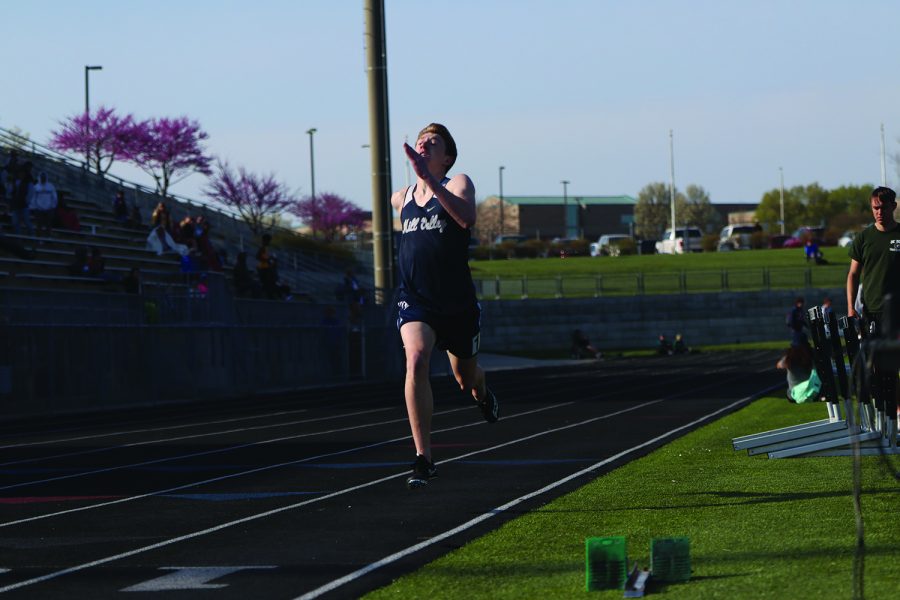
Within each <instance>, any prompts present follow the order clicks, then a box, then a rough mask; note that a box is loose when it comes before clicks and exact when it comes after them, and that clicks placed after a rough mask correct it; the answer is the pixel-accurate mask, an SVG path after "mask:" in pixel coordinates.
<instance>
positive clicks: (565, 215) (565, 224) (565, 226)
mask: <svg viewBox="0 0 900 600" xmlns="http://www.w3.org/2000/svg"><path fill="white" fill-rule="evenodd" d="M560 183H561V184H562V185H563V234H562V237H564V238H567V237H569V183H570V182H569V180H568V179H563V180H562V181H560Z"/></svg>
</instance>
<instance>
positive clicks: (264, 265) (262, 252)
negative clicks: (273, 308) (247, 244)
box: [256, 233, 277, 298]
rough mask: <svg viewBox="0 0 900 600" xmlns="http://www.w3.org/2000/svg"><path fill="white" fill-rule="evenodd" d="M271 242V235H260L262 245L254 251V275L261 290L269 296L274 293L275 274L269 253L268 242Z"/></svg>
mask: <svg viewBox="0 0 900 600" xmlns="http://www.w3.org/2000/svg"><path fill="white" fill-rule="evenodd" d="M271 243H272V236H271V235H269V234H268V233H264V234H263V236H262V245H260V247H259V250H257V251H256V276H257V277H258V278H259V284H260V285H261V286H262V289H263V291H264V292H265V293H266V295H267V296H269V297H270V298H271V297H272V295H273V294H274V290H275V281H276V280H277V274H276V273H275V270H274V269H273V268H272V266H273V265H272V255H271V254H270V253H269V244H271Z"/></svg>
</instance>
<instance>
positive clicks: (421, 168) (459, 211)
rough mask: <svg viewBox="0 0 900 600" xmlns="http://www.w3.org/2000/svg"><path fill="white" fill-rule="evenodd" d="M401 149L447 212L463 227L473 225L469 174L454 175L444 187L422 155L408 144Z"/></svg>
mask: <svg viewBox="0 0 900 600" xmlns="http://www.w3.org/2000/svg"><path fill="white" fill-rule="evenodd" d="M403 150H404V152H406V156H407V158H409V162H410V163H412V167H413V171H415V172H416V175H417V176H418V177H419V178H420V179H422V180H423V181H425V183H426V184H428V187H429V188H431V190H432V191H433V192H434V195H435V196H436V197H437V199H438V202H440V203H441V206H443V207H444V210H446V211H447V214H449V215H450V217H451V218H452V219H453V220H454V221H456V222H457V224H458V225H459V226H460V227H462V228H464V229H469V228H470V227H472V226H474V225H475V184H473V183H472V180H471V179H469V176H468V175H465V174H464V173H459V174H457V175H454V176H453V177H452V178H451V179H450V181H449V182H448V183H447V186H446V187H444V186H442V185H441V182H440V180H439V179H437V178H436V177H435V176H434V175H433V174H432V173H431V171H429V170H428V164H427V163H426V162H425V159H424V158H423V157H422V155H420V154H419V153H418V152H416V151H415V150H414V149H413V148H412V147H411V146H410V145H409V144H403Z"/></svg>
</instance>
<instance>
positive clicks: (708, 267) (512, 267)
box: [469, 247, 850, 299]
mask: <svg viewBox="0 0 900 600" xmlns="http://www.w3.org/2000/svg"><path fill="white" fill-rule="evenodd" d="M823 252H824V255H825V258H826V260H827V261H828V264H827V265H820V266H816V265H813V264H811V263H807V262H806V259H805V258H804V252H803V250H802V249H796V248H795V249H781V250H752V251H741V252H703V253H697V254H681V255H669V254H652V255H644V256H636V255H635V256H618V257H610V256H603V257H584V256H582V257H572V258H565V259H561V258H540V259H515V260H489V261H471V262H470V263H469V265H470V268H471V270H472V277H473V278H474V279H475V280H476V282H477V284H478V286H479V289H480V292H481V296H482V298H484V299H493V298H496V297H498V295H499V297H500V298H504V299H512V298H521V297H523V296H526V295H527V296H528V297H530V298H547V297H590V296H604V295H635V294H669V293H680V292H718V291H722V290H730V291H754V290H760V289H767V288H796V287H804V286H806V285H808V286H810V287H841V286H843V285H844V283H845V282H846V279H847V269H848V267H849V264H850V259H849V257H848V256H847V249H846V248H837V247H830V248H824V249H823Z"/></svg>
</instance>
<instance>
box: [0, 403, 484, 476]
mask: <svg viewBox="0 0 900 600" xmlns="http://www.w3.org/2000/svg"><path fill="white" fill-rule="evenodd" d="M462 410H471V409H470V407H464V408H454V409H451V410H447V411H443V412H442V413H439V414H448V413H452V412H458V411H462ZM408 420H409V419H408V417H403V418H399V419H391V420H388V421H378V422H375V423H365V424H363V425H352V426H350V427H340V428H338V429H328V430H324V431H313V432H309V433H300V434H296V435H289V436H282V437H277V438H270V439H267V440H258V441H255V442H247V443H245V444H237V445H235V446H228V447H226V448H216V449H214V450H204V451H202V452H191V453H189V454H181V455H177V456H166V457H164V458H157V459H153V460H147V461H142V462H137V463H129V464H127V465H117V466H114V467H104V468H102V469H91V470H89V471H82V472H79V473H70V474H68V475H57V476H56V477H48V478H46V479H38V480H34V481H23V482H21V483H12V484H9V485H5V486H0V491H2V490H12V489H16V488H21V487H27V486H29V485H38V484H41V483H50V482H52V481H60V480H63V479H73V478H76V477H86V476H88V475H98V474H101V473H110V472H113V471H121V470H124V469H135V468H138V467H146V466H148V465H158V464H161V463H166V462H172V461H176V460H184V459H187V458H197V457H198V456H209V455H211V454H221V453H223V452H231V451H233V450H241V449H244V448H252V447H254V446H263V445H266V444H274V443H278V442H286V441H290V440H296V439H300V438H306V437H313V436H317V435H328V434H331V433H343V432H345V431H354V430H356V429H365V428H367V427H380V426H382V425H391V424H394V423H405V422H407V421H408ZM192 437H193V436H192ZM196 437H202V436H196ZM134 445H141V444H134Z"/></svg>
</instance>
